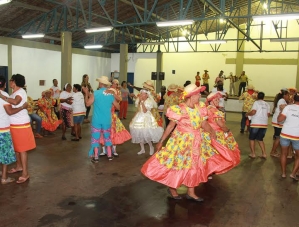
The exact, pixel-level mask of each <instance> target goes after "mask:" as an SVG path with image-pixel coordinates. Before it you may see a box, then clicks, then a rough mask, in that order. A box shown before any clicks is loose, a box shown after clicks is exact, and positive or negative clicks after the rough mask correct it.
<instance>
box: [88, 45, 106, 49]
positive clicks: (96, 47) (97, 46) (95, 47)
mask: <svg viewBox="0 0 299 227" xmlns="http://www.w3.org/2000/svg"><path fill="white" fill-rule="evenodd" d="M102 47H103V45H86V46H84V48H85V49H100V48H102Z"/></svg>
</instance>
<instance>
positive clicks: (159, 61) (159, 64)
mask: <svg viewBox="0 0 299 227" xmlns="http://www.w3.org/2000/svg"><path fill="white" fill-rule="evenodd" d="M156 69H157V74H158V75H157V81H156V92H157V93H159V92H160V90H161V87H162V82H163V80H159V72H163V53H162V52H161V51H158V52H157V63H156ZM166 76H167V75H165V77H166Z"/></svg>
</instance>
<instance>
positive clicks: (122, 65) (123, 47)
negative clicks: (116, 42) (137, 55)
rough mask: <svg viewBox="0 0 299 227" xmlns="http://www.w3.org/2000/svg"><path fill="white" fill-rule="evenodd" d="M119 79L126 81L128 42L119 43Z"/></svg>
mask: <svg viewBox="0 0 299 227" xmlns="http://www.w3.org/2000/svg"><path fill="white" fill-rule="evenodd" d="M119 58H120V59H119V78H118V80H119V81H127V80H128V78H127V76H128V44H120V55H119Z"/></svg>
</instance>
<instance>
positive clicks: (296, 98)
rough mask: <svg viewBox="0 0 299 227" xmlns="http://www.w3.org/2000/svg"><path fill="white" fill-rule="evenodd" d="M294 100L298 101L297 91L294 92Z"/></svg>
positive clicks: (298, 94)
mask: <svg viewBox="0 0 299 227" xmlns="http://www.w3.org/2000/svg"><path fill="white" fill-rule="evenodd" d="M294 101H295V102H299V93H298V92H296V93H295V95H294Z"/></svg>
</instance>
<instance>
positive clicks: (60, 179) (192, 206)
mask: <svg viewBox="0 0 299 227" xmlns="http://www.w3.org/2000/svg"><path fill="white" fill-rule="evenodd" d="M134 114H135V112H134V111H130V112H129V116H128V119H127V120H123V123H124V125H125V126H126V127H128V124H129V122H130V120H129V119H130V118H132V117H133V115H134ZM240 119H241V114H240V113H227V124H228V126H229V127H230V129H231V131H232V132H233V134H234V136H235V138H236V141H237V142H238V144H239V147H240V150H241V163H240V164H239V165H238V166H237V167H236V168H234V169H232V170H231V171H229V172H228V173H225V174H223V175H217V176H215V175H214V176H213V179H212V180H209V181H208V182H207V183H203V184H200V185H199V186H198V187H197V188H196V192H197V193H198V195H200V196H201V197H203V198H204V199H205V201H204V202H203V203H197V202H193V201H189V200H187V199H183V200H181V201H175V200H173V199H171V198H170V197H169V195H168V193H167V188H166V186H164V185H162V184H158V183H156V182H153V181H151V180H149V179H147V178H145V177H144V176H143V175H142V174H141V173H140V169H141V167H142V165H143V164H144V162H145V161H146V160H147V159H148V158H149V147H148V146H146V147H145V148H146V153H145V154H143V155H137V152H138V151H139V145H136V144H132V143H131V142H130V141H128V142H126V143H125V144H123V145H120V146H117V151H118V154H119V157H117V158H114V159H113V160H112V161H110V162H109V161H108V159H107V157H100V160H99V162H98V163H92V162H91V161H90V158H89V157H88V150H89V145H90V127H89V124H84V125H83V131H84V137H83V138H82V140H81V141H79V142H73V141H70V138H71V136H70V131H68V132H67V141H62V140H61V139H60V135H61V131H60V130H57V131H56V132H55V135H52V136H48V137H45V138H43V139H39V140H37V141H36V142H37V148H36V149H35V150H33V151H30V152H29V160H30V162H29V170H30V172H31V176H30V180H29V181H28V182H25V183H24V184H21V185H18V184H15V183H11V184H8V185H0V191H1V193H0V204H1V206H0V210H1V216H0V223H1V226H24V227H27V226H28V227H32V226H78V227H79V226H101V227H106V226H107V227H108V226H115V227H118V226H121V227H122V226H136V227H139V226H153V225H154V226H178V227H181V226H190V227H191V226H192V227H195V226H209V227H211V226H216V227H218V226H223V227H226V226H227V227H228V226H244V227H250V226H260V227H265V226H276V225H277V226H297V225H298V218H297V215H296V214H297V207H298V205H299V202H298V183H297V182H293V181H292V180H291V179H290V178H286V179H282V178H281V177H280V176H281V173H280V163H279V159H278V158H274V157H270V156H268V158H267V160H264V159H260V158H256V159H250V158H249V157H248V154H249V152H250V151H249V141H248V133H244V134H240V133H239V128H240ZM272 135H273V128H272V127H271V126H269V128H268V131H267V134H266V137H265V144H266V150H267V153H268V154H269V152H270V150H271V147H272V141H273V140H272ZM259 154H260V153H259V147H258V146H257V155H259ZM292 165H293V159H292V160H291V159H290V160H288V167H287V168H288V171H290V170H291V168H292ZM18 175H19V174H10V176H11V177H15V178H16V177H17V176H18Z"/></svg>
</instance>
